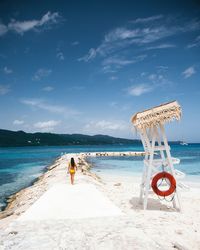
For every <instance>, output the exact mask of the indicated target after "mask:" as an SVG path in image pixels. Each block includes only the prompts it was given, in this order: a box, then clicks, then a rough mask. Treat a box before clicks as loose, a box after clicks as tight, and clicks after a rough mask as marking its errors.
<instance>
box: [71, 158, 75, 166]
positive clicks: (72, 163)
mask: <svg viewBox="0 0 200 250" xmlns="http://www.w3.org/2000/svg"><path fill="white" fill-rule="evenodd" d="M71 166H72V167H74V166H75V162H74V158H73V157H72V158H71Z"/></svg>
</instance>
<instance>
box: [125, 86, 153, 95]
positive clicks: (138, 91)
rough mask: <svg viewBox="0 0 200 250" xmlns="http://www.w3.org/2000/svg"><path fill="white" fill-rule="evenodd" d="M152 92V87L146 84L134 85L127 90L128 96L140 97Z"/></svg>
mask: <svg viewBox="0 0 200 250" xmlns="http://www.w3.org/2000/svg"><path fill="white" fill-rule="evenodd" d="M152 90H153V87H151V86H149V85H147V84H138V85H134V86H131V87H130V88H128V94H129V95H132V96H140V95H143V94H145V93H148V92H151V91H152Z"/></svg>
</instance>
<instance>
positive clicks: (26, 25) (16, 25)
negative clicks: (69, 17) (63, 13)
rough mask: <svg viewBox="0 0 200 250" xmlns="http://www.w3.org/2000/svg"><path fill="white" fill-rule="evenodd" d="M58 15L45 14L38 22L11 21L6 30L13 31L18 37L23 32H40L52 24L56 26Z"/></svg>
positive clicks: (56, 13) (55, 13)
mask: <svg viewBox="0 0 200 250" xmlns="http://www.w3.org/2000/svg"><path fill="white" fill-rule="evenodd" d="M60 18H61V17H60V15H59V14H58V12H54V13H51V12H49V11H48V12H47V13H46V14H45V15H44V16H42V18H41V19H39V20H28V21H17V20H14V19H12V20H11V22H10V23H9V24H8V26H7V29H8V30H10V31H14V32H16V33H18V34H20V35H23V34H24V33H25V32H27V31H30V30H34V31H36V30H40V29H41V28H45V27H47V26H48V27H50V26H51V25H52V24H56V23H58V22H59V20H60Z"/></svg>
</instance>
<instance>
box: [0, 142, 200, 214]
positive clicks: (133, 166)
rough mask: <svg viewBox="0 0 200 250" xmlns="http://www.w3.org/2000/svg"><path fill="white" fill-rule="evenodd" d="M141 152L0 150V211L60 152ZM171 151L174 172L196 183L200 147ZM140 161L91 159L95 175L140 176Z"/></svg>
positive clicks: (63, 148)
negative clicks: (180, 173) (175, 159)
mask: <svg viewBox="0 0 200 250" xmlns="http://www.w3.org/2000/svg"><path fill="white" fill-rule="evenodd" d="M142 150H143V148H142V147H141V146H130V145H117V146H113V145H110V146H109V145H106V146H61V147H19V148H0V209H1V208H3V207H4V206H5V204H6V198H7V197H8V196H10V195H11V194H13V193H15V192H17V191H19V190H20V189H22V188H24V187H27V186H29V185H31V184H32V183H33V181H34V180H35V179H36V178H37V177H38V176H40V175H41V174H42V173H43V172H44V171H45V169H46V167H47V166H49V165H50V164H52V163H53V162H54V160H55V159H56V158H57V157H59V156H60V155H62V154H63V153H72V152H75V153H79V152H96V151H98V152H103V151H142ZM171 152H172V155H173V156H174V157H178V158H180V159H181V164H180V165H176V168H177V169H180V170H182V171H184V172H185V173H187V174H188V175H189V176H193V177H194V176H196V177H198V178H199V180H200V144H189V145H188V146H181V145H172V146H171ZM142 160H143V157H114V158H113V157H109V158H108V157H101V158H99V157H97V158H93V159H91V161H92V162H93V164H94V171H96V172H99V171H103V172H105V173H106V172H107V173H111V174H112V173H120V174H126V175H127V174H128V175H131V174H132V175H133V174H134V175H135V174H140V173H141V171H142V168H143V162H142Z"/></svg>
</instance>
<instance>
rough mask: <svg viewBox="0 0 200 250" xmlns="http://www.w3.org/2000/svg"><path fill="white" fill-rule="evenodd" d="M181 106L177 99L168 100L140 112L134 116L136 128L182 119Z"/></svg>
mask: <svg viewBox="0 0 200 250" xmlns="http://www.w3.org/2000/svg"><path fill="white" fill-rule="evenodd" d="M180 118H181V106H180V105H179V104H178V102H177V101H173V102H168V103H164V104H161V105H159V106H156V107H154V108H151V109H147V110H144V111H142V112H138V113H136V114H135V115H133V116H132V119H131V121H132V123H133V125H134V126H135V128H136V129H143V128H150V127H152V126H157V125H159V124H160V123H162V124H164V123H166V122H170V121H173V120H175V119H176V120H180Z"/></svg>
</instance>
